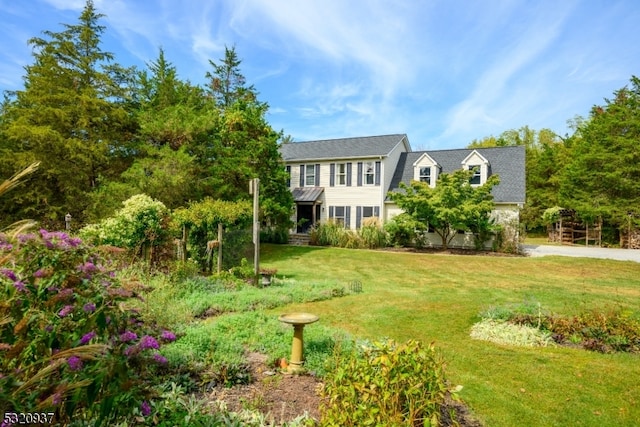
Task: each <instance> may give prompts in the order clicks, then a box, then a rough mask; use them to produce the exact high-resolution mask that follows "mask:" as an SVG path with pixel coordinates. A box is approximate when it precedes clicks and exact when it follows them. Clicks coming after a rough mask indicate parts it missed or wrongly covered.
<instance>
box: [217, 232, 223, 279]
mask: <svg viewBox="0 0 640 427" xmlns="http://www.w3.org/2000/svg"><path fill="white" fill-rule="evenodd" d="M220 270H222V223H221V222H219V223H218V274H220Z"/></svg>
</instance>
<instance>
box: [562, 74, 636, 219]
mask: <svg viewBox="0 0 640 427" xmlns="http://www.w3.org/2000/svg"><path fill="white" fill-rule="evenodd" d="M605 102H606V103H605V105H604V106H594V107H593V108H592V109H591V114H590V119H589V120H588V121H586V122H584V123H583V124H582V125H581V127H580V128H579V133H578V135H577V136H576V137H575V138H573V147H572V150H571V158H570V162H569V163H568V164H567V167H566V168H565V170H564V171H563V174H562V176H561V180H560V201H561V203H562V204H563V205H564V207H567V208H573V209H575V210H576V212H577V213H578V215H579V216H580V217H581V218H582V219H584V220H586V221H596V220H597V218H598V217H600V218H602V219H603V220H604V221H605V222H608V223H610V224H612V225H617V226H623V225H628V221H629V217H630V216H631V217H634V218H637V217H638V216H640V208H638V206H640V168H638V164H640V79H639V78H637V77H635V76H633V77H632V78H631V86H630V87H624V88H622V89H620V90H618V91H616V92H614V97H613V99H605Z"/></svg>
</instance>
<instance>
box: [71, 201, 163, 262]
mask: <svg viewBox="0 0 640 427" xmlns="http://www.w3.org/2000/svg"><path fill="white" fill-rule="evenodd" d="M123 205H124V207H123V208H122V209H120V210H118V211H117V212H116V213H115V215H114V216H113V217H110V218H107V219H105V220H103V221H101V222H100V223H98V224H90V225H87V226H86V227H84V228H82V229H81V230H80V232H79V233H80V237H82V238H83V239H85V240H87V241H89V242H91V243H93V244H95V245H111V246H117V247H121V248H125V249H128V250H129V251H132V252H133V253H134V254H135V255H145V259H149V258H151V257H152V256H153V250H154V249H153V248H158V247H160V246H163V245H165V244H166V243H167V239H168V237H169V233H168V230H167V229H168V221H169V211H168V210H167V208H166V207H165V205H164V204H163V203H162V202H160V201H157V200H153V199H152V198H151V197H149V196H147V195H145V194H137V195H135V196H133V197H131V198H129V199H128V200H126V201H124V202H123ZM145 251H147V253H146V254H145V253H144V252H145Z"/></svg>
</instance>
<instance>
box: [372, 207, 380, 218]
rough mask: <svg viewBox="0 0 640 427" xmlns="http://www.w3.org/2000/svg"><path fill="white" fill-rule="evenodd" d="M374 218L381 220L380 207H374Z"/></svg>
mask: <svg viewBox="0 0 640 427" xmlns="http://www.w3.org/2000/svg"><path fill="white" fill-rule="evenodd" d="M373 216H375V217H377V218H380V206H374V207H373Z"/></svg>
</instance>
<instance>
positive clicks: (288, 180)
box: [286, 166, 291, 187]
mask: <svg viewBox="0 0 640 427" xmlns="http://www.w3.org/2000/svg"><path fill="white" fill-rule="evenodd" d="M286 170H287V187H291V166H287V168H286Z"/></svg>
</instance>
